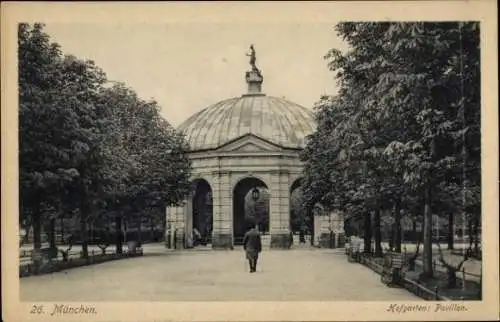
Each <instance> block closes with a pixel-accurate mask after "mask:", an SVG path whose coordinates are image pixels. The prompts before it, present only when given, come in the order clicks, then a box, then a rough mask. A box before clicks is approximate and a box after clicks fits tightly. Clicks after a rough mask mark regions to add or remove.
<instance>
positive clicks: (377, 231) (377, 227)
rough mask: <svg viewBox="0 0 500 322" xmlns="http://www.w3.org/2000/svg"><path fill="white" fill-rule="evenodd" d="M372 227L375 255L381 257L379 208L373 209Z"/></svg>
mask: <svg viewBox="0 0 500 322" xmlns="http://www.w3.org/2000/svg"><path fill="white" fill-rule="evenodd" d="M373 229H374V230H375V231H374V234H375V257H382V244H381V243H382V232H381V231H380V210H379V209H377V210H375V217H374V218H373Z"/></svg>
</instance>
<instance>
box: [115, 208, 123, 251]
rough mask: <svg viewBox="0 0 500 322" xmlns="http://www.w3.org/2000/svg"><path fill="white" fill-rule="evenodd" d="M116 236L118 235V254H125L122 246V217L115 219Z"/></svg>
mask: <svg viewBox="0 0 500 322" xmlns="http://www.w3.org/2000/svg"><path fill="white" fill-rule="evenodd" d="M115 225H116V228H115V234H116V253H118V254H121V253H123V245H122V217H121V216H120V215H118V216H116V217H115Z"/></svg>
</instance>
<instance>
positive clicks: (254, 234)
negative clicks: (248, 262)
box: [243, 228, 262, 259]
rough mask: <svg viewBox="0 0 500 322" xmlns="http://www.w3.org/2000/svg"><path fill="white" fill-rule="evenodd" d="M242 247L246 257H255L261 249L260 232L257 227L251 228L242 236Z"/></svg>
mask: <svg viewBox="0 0 500 322" xmlns="http://www.w3.org/2000/svg"><path fill="white" fill-rule="evenodd" d="M243 249H244V250H245V251H246V256H247V258H248V259H250V258H255V257H257V256H258V255H259V253H260V252H261V251H262V242H261V240H260V233H259V231H258V230H257V229H255V228H253V229H251V230H249V231H247V232H246V234H245V236H244V237H243Z"/></svg>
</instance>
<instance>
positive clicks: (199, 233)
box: [188, 179, 213, 246]
mask: <svg viewBox="0 0 500 322" xmlns="http://www.w3.org/2000/svg"><path fill="white" fill-rule="evenodd" d="M191 202H192V203H191V204H192V207H191V213H190V214H188V216H190V217H191V218H189V219H191V220H189V221H190V223H191V225H190V226H191V227H190V228H191V234H190V235H191V238H192V246H198V245H200V244H201V245H207V244H209V243H211V239H212V238H211V236H212V230H213V200H212V187H211V186H210V184H209V183H208V181H206V180H205V179H196V180H194V181H193V193H192V199H191Z"/></svg>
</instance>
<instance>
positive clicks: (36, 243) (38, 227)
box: [32, 211, 42, 250]
mask: <svg viewBox="0 0 500 322" xmlns="http://www.w3.org/2000/svg"><path fill="white" fill-rule="evenodd" d="M40 217H41V214H40V213H39V212H36V211H35V212H33V220H32V221H33V248H35V250H39V249H41V248H42V223H41V221H42V220H41V218H40Z"/></svg>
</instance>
